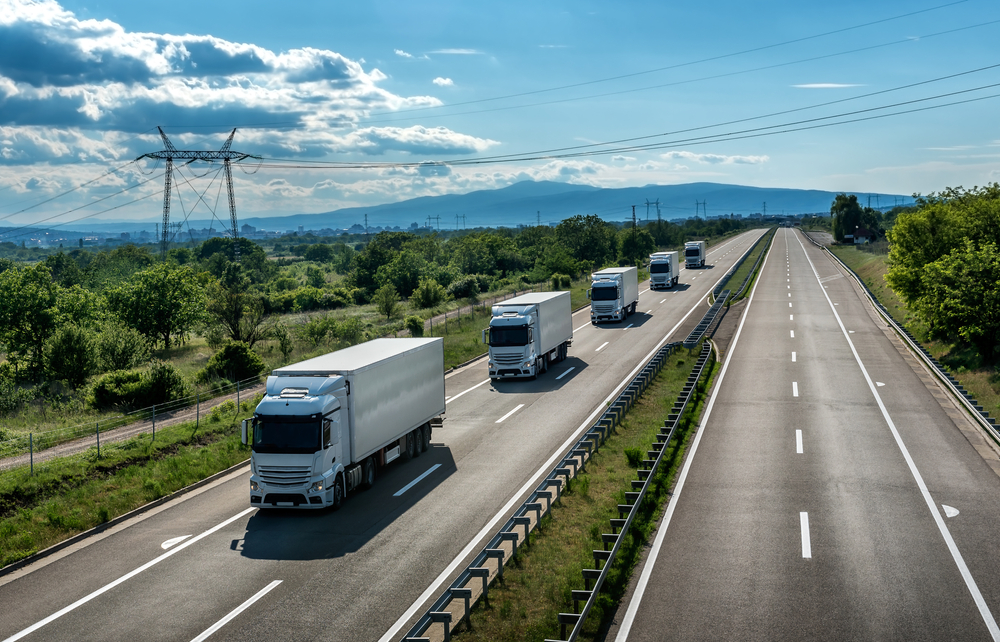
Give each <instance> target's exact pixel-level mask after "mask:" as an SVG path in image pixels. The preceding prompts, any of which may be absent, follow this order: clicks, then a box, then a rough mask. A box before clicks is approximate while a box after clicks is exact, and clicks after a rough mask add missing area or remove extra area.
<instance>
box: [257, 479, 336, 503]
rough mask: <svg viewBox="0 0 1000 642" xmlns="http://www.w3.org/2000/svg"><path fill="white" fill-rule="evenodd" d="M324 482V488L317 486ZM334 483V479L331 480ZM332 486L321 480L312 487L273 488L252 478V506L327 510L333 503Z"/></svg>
mask: <svg viewBox="0 0 1000 642" xmlns="http://www.w3.org/2000/svg"><path fill="white" fill-rule="evenodd" d="M321 482H322V488H321V489H316V484H319V483H321ZM331 483H332V479H331ZM331 491H332V486H330V485H328V484H327V483H326V482H325V480H324V479H323V478H319V479H317V480H316V481H314V482H313V484H312V485H310V486H296V487H292V488H288V487H271V486H267V485H265V484H263V483H261V482H259V481H258V480H256V479H255V478H254V477H250V505H251V506H257V507H260V508H300V509H302V508H305V509H309V508H313V509H319V508H326V507H327V506H329V505H330V504H332V503H333V493H332V492H331Z"/></svg>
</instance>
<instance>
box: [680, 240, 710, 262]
mask: <svg viewBox="0 0 1000 642" xmlns="http://www.w3.org/2000/svg"><path fill="white" fill-rule="evenodd" d="M707 255H708V244H707V243H705V241H688V242H687V243H685V244H684V264H685V266H686V267H687V268H696V267H705V257H706V256H707Z"/></svg>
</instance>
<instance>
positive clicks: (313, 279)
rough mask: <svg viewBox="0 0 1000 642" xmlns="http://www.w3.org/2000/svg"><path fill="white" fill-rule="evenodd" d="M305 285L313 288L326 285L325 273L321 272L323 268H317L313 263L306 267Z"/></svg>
mask: <svg viewBox="0 0 1000 642" xmlns="http://www.w3.org/2000/svg"><path fill="white" fill-rule="evenodd" d="M306 285H308V286H309V287H313V288H320V289H322V288H324V287H326V275H325V274H323V270H321V269H319V268H318V267H316V266H314V265H310V266H309V267H307V268H306Z"/></svg>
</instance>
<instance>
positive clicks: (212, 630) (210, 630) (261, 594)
mask: <svg viewBox="0 0 1000 642" xmlns="http://www.w3.org/2000/svg"><path fill="white" fill-rule="evenodd" d="M279 584H281V580H274V581H273V582H271V583H270V584H268V585H267V586H265V587H264V588H262V589H261V590H259V591H257V593H256V594H255V595H254V596H253V597H251V598H250V599H249V600H247V601H246V602H244V603H243V604H240V605H239V606H237V607H236V608H235V609H233V610H232V611H230V613H229V614H228V615H226V617H224V618H222V619H221V620H219V621H218V622H216V623H215V624H213V625H212V626H210V627H209V628H207V629H205V632H204V633H202V634H201V635H199V636H198V637H196V638H195V639H193V640H191V642H204V641H205V640H206V639H208V636H210V635H212V634H213V633H215V632H216V631H218V630H219V629H221V628H222V627H224V626H225V625H227V624H229V622H230V621H231V620H232V619H233V618H234V617H236V616H237V615H239V614H240V613H242V612H243V611H245V610H247V609H248V608H250V606H251V605H252V604H253V603H254V602H256V601H257V600H259V599H260V598H262V597H264V596H265V595H267V594H268V593H270V592H271V589H273V588H274V587H276V586H278V585H279Z"/></svg>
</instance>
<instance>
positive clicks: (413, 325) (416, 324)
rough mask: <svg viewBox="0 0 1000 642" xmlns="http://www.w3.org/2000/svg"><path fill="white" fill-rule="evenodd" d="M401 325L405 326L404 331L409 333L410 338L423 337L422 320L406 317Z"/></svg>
mask: <svg viewBox="0 0 1000 642" xmlns="http://www.w3.org/2000/svg"><path fill="white" fill-rule="evenodd" d="M403 323H404V324H405V325H406V329H407V330H409V331H410V336H411V337H422V336H424V320H423V319H421V318H420V317H418V316H408V317H406V320H405V321H404V322H403Z"/></svg>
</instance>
